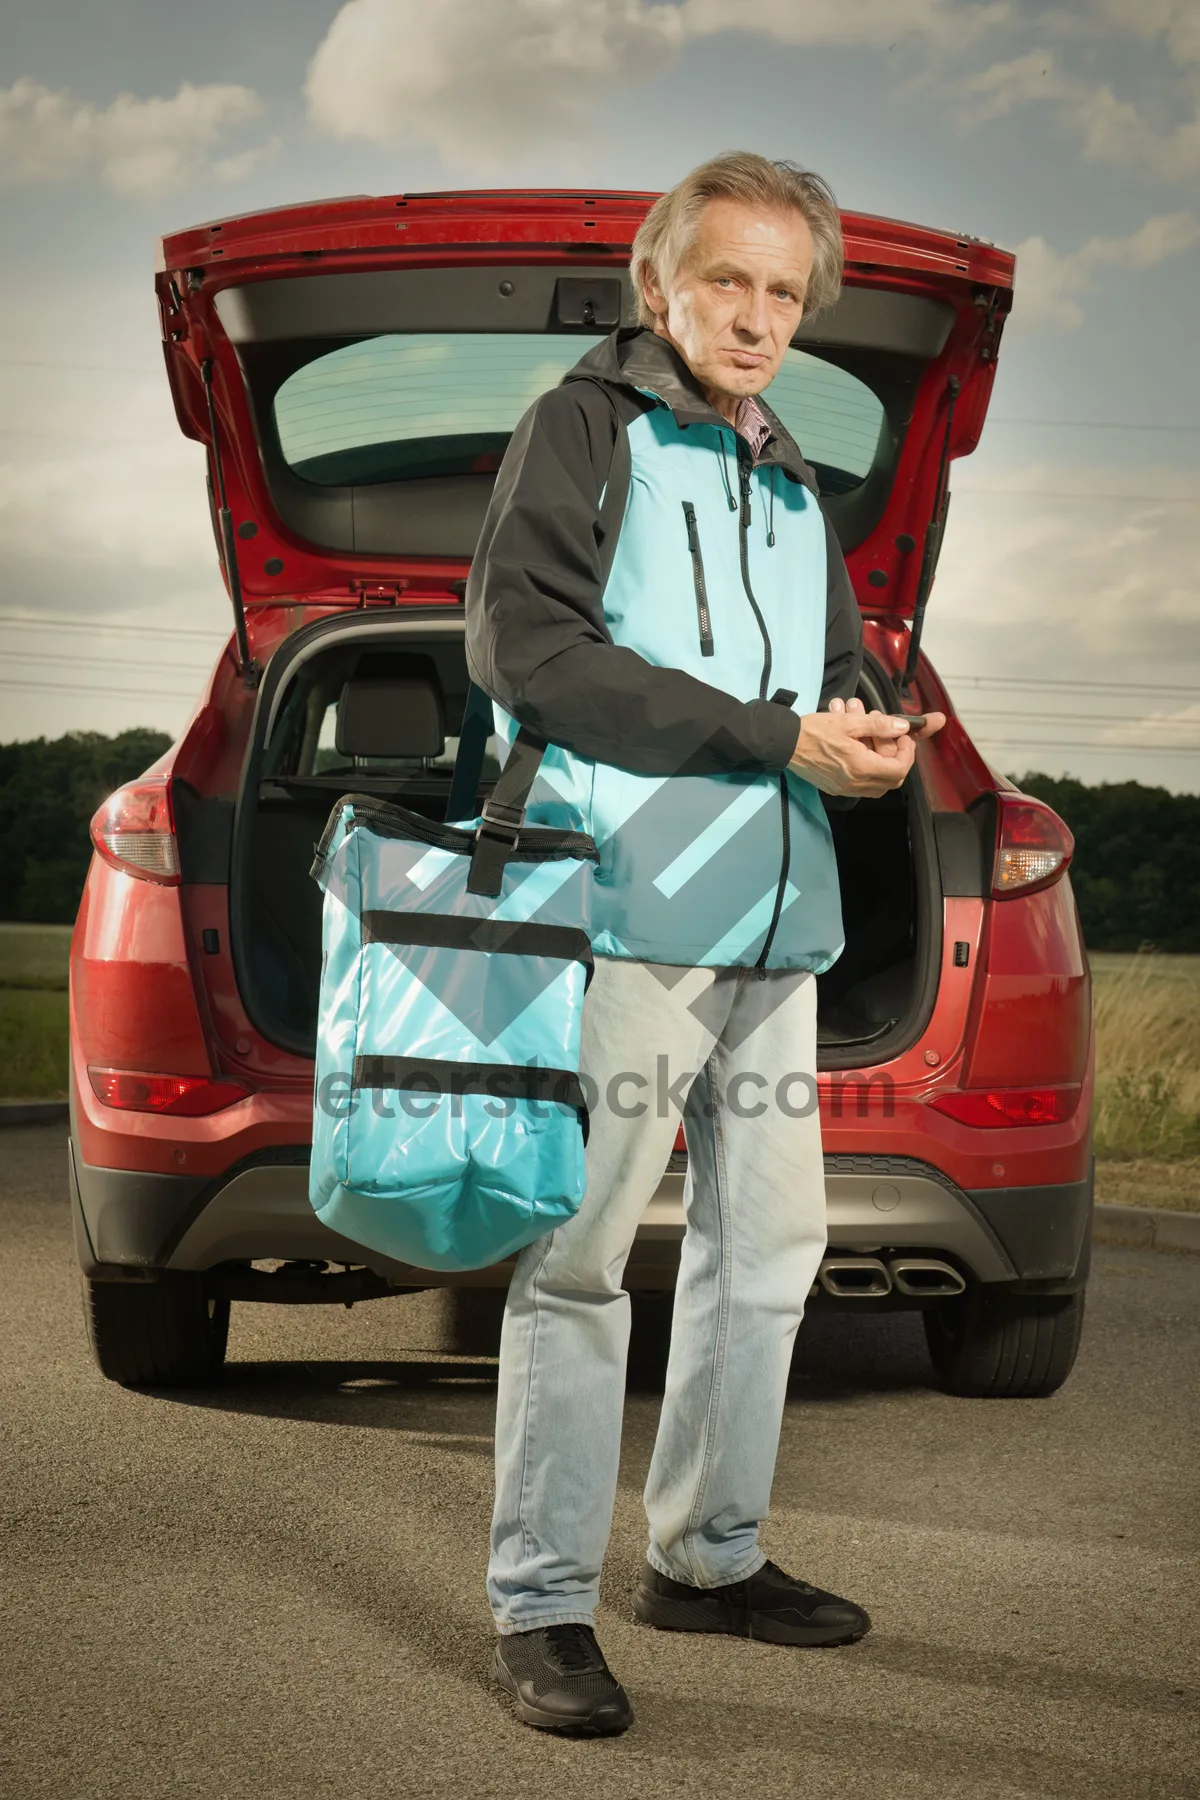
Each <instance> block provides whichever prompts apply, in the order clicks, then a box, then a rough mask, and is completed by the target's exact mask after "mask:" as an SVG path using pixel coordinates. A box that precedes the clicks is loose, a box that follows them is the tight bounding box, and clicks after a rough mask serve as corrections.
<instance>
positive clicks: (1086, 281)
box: [1013, 212, 1200, 328]
mask: <svg viewBox="0 0 1200 1800" xmlns="http://www.w3.org/2000/svg"><path fill="white" fill-rule="evenodd" d="M1197 242H1200V219H1197V218H1196V216H1195V215H1194V214H1193V213H1190V212H1176V213H1159V214H1157V215H1156V216H1155V217H1154V218H1152V219H1147V220H1146V222H1145V224H1144V225H1142V226H1139V228H1138V230H1137V231H1134V232H1130V233H1129V235H1128V236H1127V237H1101V236H1098V237H1091V238H1089V239H1088V240H1087V242H1086V243H1085V244H1082V245H1081V246H1080V247H1079V249H1078V250H1072V251H1069V252H1066V253H1065V254H1064V253H1062V252H1060V251H1058V250H1055V249H1053V248H1052V247H1051V246H1050V245H1049V244H1048V243H1047V242H1046V240H1045V238H1042V237H1031V238H1026V239H1025V241H1024V243H1022V244H1018V246H1017V253H1016V254H1017V275H1016V287H1015V290H1014V297H1013V322H1014V324H1016V325H1019V326H1022V327H1024V326H1037V325H1047V324H1052V325H1065V326H1067V327H1070V328H1075V327H1077V326H1079V325H1082V324H1083V308H1082V306H1081V305H1080V303H1079V299H1078V298H1077V296H1079V295H1081V294H1084V293H1086V292H1087V291H1088V290H1089V289H1090V288H1091V287H1092V285H1093V283H1094V279H1095V276H1096V272H1097V270H1098V269H1101V268H1103V267H1106V266H1107V267H1112V268H1127V269H1128V268H1133V269H1149V268H1153V267H1154V266H1155V264H1157V263H1160V262H1163V261H1165V260H1166V258H1167V257H1170V256H1178V255H1180V254H1182V252H1184V251H1186V250H1190V249H1191V247H1192V245H1193V244H1195V243H1197Z"/></svg>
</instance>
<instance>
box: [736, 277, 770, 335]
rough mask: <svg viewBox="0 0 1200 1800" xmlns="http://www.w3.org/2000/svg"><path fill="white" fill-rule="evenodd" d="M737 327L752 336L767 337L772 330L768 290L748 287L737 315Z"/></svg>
mask: <svg viewBox="0 0 1200 1800" xmlns="http://www.w3.org/2000/svg"><path fill="white" fill-rule="evenodd" d="M737 329H738V330H739V331H740V332H742V333H744V335H745V336H746V337H750V338H765V337H766V336H767V334H768V332H769V331H770V321H769V316H768V311H767V296H766V292H765V291H764V292H762V293H756V292H754V291H753V290H752V289H747V291H746V293H745V295H744V297H743V299H742V304H741V306H740V308H739V309H738V316H737Z"/></svg>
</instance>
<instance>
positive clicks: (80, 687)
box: [0, 681, 200, 703]
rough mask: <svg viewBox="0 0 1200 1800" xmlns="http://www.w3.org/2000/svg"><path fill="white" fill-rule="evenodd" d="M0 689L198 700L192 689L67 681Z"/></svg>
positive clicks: (98, 697)
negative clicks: (129, 686) (179, 691)
mask: <svg viewBox="0 0 1200 1800" xmlns="http://www.w3.org/2000/svg"><path fill="white" fill-rule="evenodd" d="M0 688H10V689H15V690H16V691H17V692H18V693H23V692H25V691H26V690H27V689H36V690H37V691H38V692H39V693H44V694H90V695H91V696H92V698H93V699H94V700H116V699H119V698H120V699H132V700H147V701H149V700H191V701H192V702H193V703H195V702H196V701H197V700H198V699H199V698H200V696H199V694H197V692H196V691H195V689H194V688H193V689H192V690H191V691H190V692H189V693H186V694H181V693H178V692H177V691H176V690H175V689H173V688H172V689H168V688H155V689H154V690H153V691H152V692H148V691H147V690H146V689H145V688H121V687H96V686H95V685H92V684H88V683H80V682H69V681H0Z"/></svg>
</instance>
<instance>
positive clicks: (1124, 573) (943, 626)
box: [925, 462, 1200, 792]
mask: <svg viewBox="0 0 1200 1800" xmlns="http://www.w3.org/2000/svg"><path fill="white" fill-rule="evenodd" d="M982 475H983V471H982V469H980V470H975V469H972V468H969V467H967V468H964V466H963V465H962V464H959V465H958V466H957V472H956V476H955V482H954V505H953V507H952V508H951V513H950V525H949V528H948V531H947V536H946V545H945V549H944V551H943V553H942V557H941V560H940V562H939V564H938V573H937V581H936V584H935V586H934V590H933V595H932V597H931V600H930V605H929V616H928V622H927V625H926V630H925V643H926V645H927V647H928V649H929V652H930V655H931V656H932V658H933V661H934V663H935V665H936V667H937V668H938V670H939V672H940V673H941V674H943V675H944V676H945V677H947V678H948V677H951V676H959V677H963V676H966V677H970V676H972V675H981V676H984V677H985V678H987V683H990V682H993V681H994V680H995V678H996V677H997V676H1000V677H1005V678H1009V677H1011V678H1012V679H1013V681H1014V686H1012V687H1011V688H1006V689H1004V690H997V689H995V688H994V687H991V686H989V685H986V684H985V685H984V686H982V687H980V688H975V687H973V686H972V684H971V682H970V680H969V679H968V680H960V681H958V682H955V681H952V680H947V685H948V687H949V689H950V692H951V695H952V697H953V699H954V702H955V705H956V706H957V707H958V708H959V710H960V711H961V713H962V716H963V718H964V720H965V722H966V724H967V727H968V729H969V730H970V731H971V733H972V736H973V737H974V738H975V740H976V742H977V743H979V744H980V745H981V747H983V749H984V750H985V753H986V754H987V756H988V758H989V760H990V761H991V762H992V763H993V764H994V765H995V766H996V767H998V768H1002V769H1005V770H1009V771H1016V772H1020V771H1023V770H1026V769H1044V770H1047V771H1048V772H1050V773H1066V772H1070V773H1073V774H1075V775H1078V776H1081V777H1082V778H1083V779H1084V780H1087V781H1099V780H1106V781H1111V780H1120V779H1131V778H1132V779H1134V780H1138V781H1146V782H1164V783H1166V784H1167V785H1169V786H1171V787H1176V788H1185V789H1188V790H1190V791H1193V792H1194V791H1195V790H1196V788H1197V786H1198V785H1200V758H1198V757H1197V756H1196V755H1195V754H1192V755H1188V754H1186V753H1185V752H1184V751H1183V749H1182V746H1183V745H1185V744H1189V743H1190V744H1196V743H1198V742H1200V729H1198V728H1197V727H1198V725H1200V721H1198V720H1197V717H1196V714H1197V708H1196V706H1195V705H1194V704H1189V703H1187V702H1186V701H1185V700H1184V699H1183V698H1182V697H1181V696H1175V695H1171V694H1165V693H1164V694H1162V695H1158V696H1156V695H1155V694H1154V692H1153V691H1151V692H1150V693H1147V694H1139V693H1136V692H1132V691H1131V692H1129V693H1128V694H1127V695H1122V694H1120V693H1115V694H1111V695H1109V696H1107V697H1105V696H1092V695H1089V694H1088V693H1087V692H1086V690H1082V691H1081V690H1072V689H1071V688H1070V687H1069V686H1065V687H1064V689H1063V691H1062V692H1060V693H1056V692H1055V691H1054V690H1053V689H1046V688H1041V687H1032V686H1031V687H1029V688H1023V687H1022V686H1021V680H1022V678H1023V677H1035V678H1037V680H1038V681H1039V682H1040V681H1044V680H1045V679H1046V678H1050V679H1052V680H1053V679H1054V678H1056V677H1059V678H1061V679H1062V680H1063V682H1064V683H1071V682H1078V681H1092V682H1111V681H1114V680H1115V681H1117V682H1143V683H1146V684H1148V685H1149V686H1150V688H1151V689H1152V690H1153V688H1154V687H1155V686H1156V685H1157V684H1160V683H1161V684H1163V685H1164V686H1166V685H1169V684H1175V685H1191V686H1200V601H1198V600H1197V598H1196V590H1195V583H1194V581H1193V579H1192V573H1191V571H1192V570H1193V569H1194V568H1195V567H1196V566H1197V563H1198V561H1200V468H1191V469H1188V468H1183V469H1181V468H1177V467H1150V468H1142V469H1139V470H1138V471H1137V474H1136V478H1135V477H1134V476H1133V474H1132V473H1131V472H1130V471H1128V470H1126V469H1122V468H1120V467H1114V468H1090V467H1086V466H1078V467H1072V466H1069V465H1064V464H1060V463H1044V462H1043V463H1037V464H1031V465H1029V466H1027V467H1009V468H1005V469H1004V470H998V469H992V470H990V471H989V472H988V473H987V475H986V478H984V479H980V478H981V476H982ZM1056 713H1062V714H1068V713H1069V714H1072V715H1083V722H1082V723H1080V722H1078V720H1074V721H1062V722H1058V721H1054V720H1053V715H1054V714H1056ZM997 714H999V715H1002V716H1000V717H997V716H996V715H997ZM1117 715H1132V716H1131V717H1130V716H1126V717H1124V718H1118V717H1117ZM1052 721H1053V722H1052ZM1185 721H1186V725H1187V726H1188V727H1191V728H1190V729H1188V728H1185V724H1184V722H1185ZM1075 738H1078V739H1079V740H1081V741H1082V742H1086V743H1087V744H1089V745H1095V744H1098V743H1104V744H1111V745H1112V749H1111V751H1108V750H1104V751H1097V750H1094V749H1089V750H1087V751H1086V752H1085V751H1082V750H1076V749H1073V748H1072V740H1073V739H1075ZM1055 742H1060V743H1061V744H1062V745H1063V748H1062V749H1061V750H1058V751H1052V750H1047V749H1044V748H1042V747H1041V746H1043V745H1044V744H1047V743H1055ZM1132 742H1137V743H1151V744H1155V745H1161V753H1160V754H1146V753H1144V752H1142V751H1140V750H1139V751H1136V752H1130V751H1124V752H1123V751H1122V745H1124V744H1126V743H1132ZM1173 746H1174V747H1175V751H1174V754H1172V747H1173Z"/></svg>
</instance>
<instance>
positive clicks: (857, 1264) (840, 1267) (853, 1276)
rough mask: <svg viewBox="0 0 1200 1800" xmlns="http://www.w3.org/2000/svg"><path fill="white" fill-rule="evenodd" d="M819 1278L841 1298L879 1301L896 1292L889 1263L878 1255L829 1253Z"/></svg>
mask: <svg viewBox="0 0 1200 1800" xmlns="http://www.w3.org/2000/svg"><path fill="white" fill-rule="evenodd" d="M817 1279H818V1281H819V1282H820V1283H821V1286H822V1287H823V1288H824V1289H825V1292H826V1293H827V1294H832V1295H833V1296H834V1298H835V1299H837V1300H877V1299H879V1298H880V1296H881V1295H883V1294H890V1293H891V1291H892V1278H891V1276H890V1274H889V1273H888V1268H887V1264H886V1263H883V1262H880V1260H879V1258H878V1257H877V1256H827V1257H826V1258H825V1260H824V1261H823V1262H822V1264H821V1267H820V1268H819V1269H818V1270H817Z"/></svg>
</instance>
